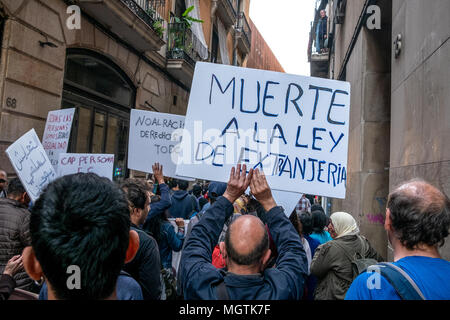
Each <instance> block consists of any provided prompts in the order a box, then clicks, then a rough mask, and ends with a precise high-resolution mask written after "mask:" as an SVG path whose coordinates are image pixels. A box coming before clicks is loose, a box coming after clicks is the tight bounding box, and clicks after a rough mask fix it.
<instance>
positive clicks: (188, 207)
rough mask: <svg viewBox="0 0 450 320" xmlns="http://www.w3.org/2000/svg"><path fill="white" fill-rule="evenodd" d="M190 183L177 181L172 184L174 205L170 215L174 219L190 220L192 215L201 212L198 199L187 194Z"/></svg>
mask: <svg viewBox="0 0 450 320" xmlns="http://www.w3.org/2000/svg"><path fill="white" fill-rule="evenodd" d="M188 187H189V183H188V182H187V181H185V180H179V179H175V180H174V181H173V184H172V190H173V191H174V192H173V194H172V205H171V206H170V208H169V213H170V216H171V217H172V218H183V219H189V218H190V217H191V216H192V214H194V213H195V212H199V211H200V208H199V206H198V202H197V199H195V197H194V196H193V195H190V194H189V193H188V192H187V188H188Z"/></svg>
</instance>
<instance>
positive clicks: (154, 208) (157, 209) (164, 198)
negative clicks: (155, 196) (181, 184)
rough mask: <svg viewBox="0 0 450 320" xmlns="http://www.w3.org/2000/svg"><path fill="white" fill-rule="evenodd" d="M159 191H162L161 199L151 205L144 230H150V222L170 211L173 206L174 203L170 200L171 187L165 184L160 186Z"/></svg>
mask: <svg viewBox="0 0 450 320" xmlns="http://www.w3.org/2000/svg"><path fill="white" fill-rule="evenodd" d="M159 190H160V191H161V199H160V200H159V201H158V202H155V203H151V204H150V211H149V212H148V215H147V218H146V219H145V223H144V226H143V228H142V229H144V230H148V222H149V221H150V219H151V218H152V217H154V216H157V215H159V214H161V213H163V212H164V211H166V209H168V208H169V207H170V206H171V205H172V201H171V200H170V193H169V190H170V189H169V187H168V186H167V184H165V183H163V184H160V185H159Z"/></svg>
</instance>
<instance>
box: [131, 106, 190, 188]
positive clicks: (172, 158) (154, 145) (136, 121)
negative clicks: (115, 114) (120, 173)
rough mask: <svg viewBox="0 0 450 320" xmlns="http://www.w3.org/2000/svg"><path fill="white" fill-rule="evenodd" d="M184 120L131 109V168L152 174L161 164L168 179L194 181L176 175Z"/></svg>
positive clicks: (164, 114) (177, 116)
mask: <svg viewBox="0 0 450 320" xmlns="http://www.w3.org/2000/svg"><path fill="white" fill-rule="evenodd" d="M184 118H185V117H184V116H180V115H175V114H168V113H160V112H152V111H145V110H131V117H130V135H129V144H128V168H129V169H133V170H139V171H143V172H149V173H153V170H152V165H153V164H154V163H155V162H159V163H160V164H162V166H163V168H164V169H163V171H164V175H165V176H166V177H171V178H180V179H186V180H192V179H190V178H185V177H179V176H177V175H176V174H175V170H176V161H177V158H178V155H177V152H178V150H179V146H178V144H179V143H180V141H181V137H182V132H183V128H184Z"/></svg>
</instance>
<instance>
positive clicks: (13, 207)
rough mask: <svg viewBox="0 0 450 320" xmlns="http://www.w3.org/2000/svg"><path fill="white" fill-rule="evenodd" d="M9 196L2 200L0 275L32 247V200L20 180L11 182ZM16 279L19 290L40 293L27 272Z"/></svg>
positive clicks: (0, 207) (21, 273)
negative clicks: (9, 263)
mask: <svg viewBox="0 0 450 320" xmlns="http://www.w3.org/2000/svg"><path fill="white" fill-rule="evenodd" d="M7 194H8V196H7V198H0V273H1V272H3V270H4V268H5V266H6V264H7V262H8V261H9V260H10V259H11V258H12V257H14V256H16V255H21V254H22V251H23V249H24V248H25V247H27V246H30V245H31V236H30V230H29V222H30V212H29V211H28V204H29V202H30V198H29V196H28V194H27V192H26V190H25V188H24V186H23V185H22V182H20V180H19V179H18V178H14V179H12V180H11V181H10V182H9V184H8V193H7ZM14 279H15V281H16V284H17V288H19V289H22V290H26V291H33V292H38V291H39V288H37V286H35V285H34V282H33V281H32V280H31V279H30V277H29V276H28V275H27V273H26V272H25V270H21V271H20V272H18V273H17V274H15V275H14Z"/></svg>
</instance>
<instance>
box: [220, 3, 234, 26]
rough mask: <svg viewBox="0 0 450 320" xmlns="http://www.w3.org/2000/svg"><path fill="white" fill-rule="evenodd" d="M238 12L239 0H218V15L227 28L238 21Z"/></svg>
mask: <svg viewBox="0 0 450 320" xmlns="http://www.w3.org/2000/svg"><path fill="white" fill-rule="evenodd" d="M237 12H238V3H237V0H219V1H217V15H218V16H219V18H220V20H222V22H223V24H224V26H225V28H227V29H228V28H229V27H231V26H233V25H234V24H235V23H236V19H237Z"/></svg>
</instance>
